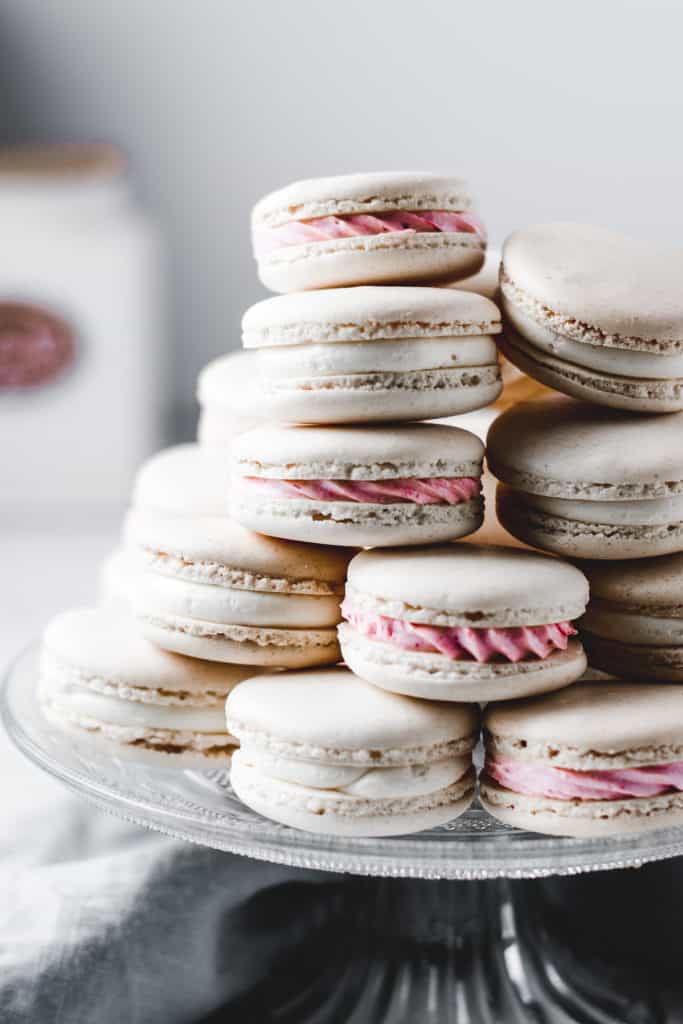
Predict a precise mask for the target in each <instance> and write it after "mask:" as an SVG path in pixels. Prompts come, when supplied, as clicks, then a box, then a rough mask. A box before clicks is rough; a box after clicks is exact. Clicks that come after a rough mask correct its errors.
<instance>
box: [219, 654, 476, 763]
mask: <svg viewBox="0 0 683 1024" xmlns="http://www.w3.org/2000/svg"><path fill="white" fill-rule="evenodd" d="M227 721H228V723H229V726H228V728H229V729H230V731H231V732H232V733H233V734H234V735H235V736H237V737H238V738H239V739H241V740H243V741H247V740H250V741H253V742H255V743H258V745H259V746H264V747H268V746H270V747H272V748H273V749H275V750H277V749H278V748H281V747H284V748H289V752H290V754H291V753H296V754H298V756H299V757H301V758H302V759H310V760H314V761H315V760H319V759H320V760H332V761H339V762H343V761H353V762H356V763H367V764H377V765H379V764H382V763H385V764H386V763H387V762H391V761H393V762H395V763H401V762H403V763H420V762H422V761H425V760H429V759H430V756H431V754H432V753H433V754H434V755H435V756H440V757H444V756H446V753H447V752H444V750H443V747H444V745H445V744H452V743H453V741H458V740H462V741H465V742H464V743H462V744H461V747H462V749H461V750H459V751H457V752H465V751H467V750H469V749H471V748H472V747H473V746H474V744H475V743H476V740H477V735H478V725H479V714H478V709H476V708H473V707H472V706H470V705H465V704H443V703H437V702H436V701H424V700H415V699H413V698H411V697H403V696H399V695H398V694H393V693H388V692H386V691H385V690H380V689H378V688H377V687H374V686H371V685H370V683H366V682H364V681H363V680H362V679H359V678H358V676H356V675H354V674H353V673H352V672H350V671H349V670H348V669H346V668H341V667H340V668H330V669H323V670H320V669H313V670H310V671H308V672H287V673H285V674H281V675H277V676H276V675H273V676H267V675H263V676H253V677H252V679H251V680H249V685H247V686H243V687H240V688H239V692H238V690H234V691H233V693H232V694H231V696H230V700H229V702H228V705H227ZM292 748H295V749H292ZM454 752H455V751H454Z"/></svg>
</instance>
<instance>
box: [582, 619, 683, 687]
mask: <svg viewBox="0 0 683 1024" xmlns="http://www.w3.org/2000/svg"><path fill="white" fill-rule="evenodd" d="M581 635H582V638H583V641H584V644H585V646H586V653H587V655H588V658H589V662H590V664H591V665H592V666H594V667H595V668H599V669H601V670H602V671H603V672H609V673H610V675H614V676H622V677H624V678H626V679H634V678H637V679H643V680H654V681H655V682H660V683H664V682H669V683H683V641H682V643H681V646H673V645H662V646H653V645H650V644H634V643H627V642H624V641H621V640H612V639H608V638H607V637H602V636H596V634H594V633H590V632H588V631H587V630H585V629H584V630H583V631H582V634H581Z"/></svg>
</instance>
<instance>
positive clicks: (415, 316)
mask: <svg viewBox="0 0 683 1024" xmlns="http://www.w3.org/2000/svg"><path fill="white" fill-rule="evenodd" d="M500 330H501V320H500V313H499V311H498V308H497V307H496V306H495V305H494V304H493V302H491V301H490V300H489V299H486V298H484V297H483V296H482V295H475V294H474V293H472V292H458V291H455V290H452V289H451V290H449V289H443V288H441V289H439V288H411V287H398V286H395V287H390V286H385V287H382V286H377V287H358V288H335V289H329V290H323V291H317V292H315V291H313V292H294V293H292V294H290V295H278V296H275V297H274V298H272V299H265V300H264V301H263V302H258V303H257V304H256V305H255V306H252V307H251V309H248V310H247V312H246V313H245V314H244V318H243V320H242V341H243V344H244V346H245V348H262V347H270V346H273V345H301V344H306V343H327V342H345V341H380V340H384V339H387V340H389V339H397V338H441V337H458V336H469V335H478V334H498V333H499V332H500ZM387 368H388V367H387Z"/></svg>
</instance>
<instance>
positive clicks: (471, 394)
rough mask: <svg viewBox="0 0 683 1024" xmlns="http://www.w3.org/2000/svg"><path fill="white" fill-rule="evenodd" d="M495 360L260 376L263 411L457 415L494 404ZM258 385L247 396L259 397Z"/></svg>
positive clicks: (332, 415)
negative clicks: (407, 368) (428, 367)
mask: <svg viewBox="0 0 683 1024" xmlns="http://www.w3.org/2000/svg"><path fill="white" fill-rule="evenodd" d="M502 387H503V385H502V381H501V379H500V370H499V368H498V365H497V363H492V364H491V365H489V366H476V367H471V368H470V367H463V368H460V369H456V370H417V371H409V372H406V373H391V372H387V373H372V374H361V373H358V374H350V375H347V376H343V375H338V376H327V377H312V378H304V377H302V378H298V379H295V380H287V379H283V378H278V379H275V378H273V379H271V380H265V381H263V380H262V381H260V382H259V384H258V400H259V402H260V404H261V407H262V408H263V410H264V412H267V414H268V416H269V417H270V418H272V419H274V420H278V421H279V422H281V423H301V424H327V423H358V422H365V423H372V422H400V421H403V420H406V421H407V420H423V419H434V418H436V417H439V416H458V415H460V414H461V413H464V412H470V411H471V410H473V409H481V408H482V407H483V406H486V405H490V404H491V402H494V401H495V400H496V398H498V396H499V395H500V393H501V391H502ZM255 392H256V388H255V389H254V390H253V391H245V393H244V396H243V398H244V401H249V400H251V401H252V402H253V401H254V400H255V398H256V394H255Z"/></svg>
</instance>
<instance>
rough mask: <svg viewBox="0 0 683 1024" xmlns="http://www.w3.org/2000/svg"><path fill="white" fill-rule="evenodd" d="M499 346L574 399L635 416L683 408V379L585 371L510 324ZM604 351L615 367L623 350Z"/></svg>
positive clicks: (530, 372) (523, 368)
mask: <svg viewBox="0 0 683 1024" xmlns="http://www.w3.org/2000/svg"><path fill="white" fill-rule="evenodd" d="M498 344H499V348H500V350H501V352H502V353H503V355H504V356H505V357H506V358H507V359H509V360H510V362H511V363H513V364H514V365H515V366H516V367H517V368H518V369H519V370H521V371H522V372H523V373H527V374H528V375H529V376H530V377H533V378H534V379H535V380H538V381H540V383H542V384H545V385H546V386H547V387H550V388H554V389H555V390H556V391H560V392H562V393H563V394H565V395H570V396H571V397H572V398H577V399H579V400H581V401H585V402H593V403H595V404H597V405H602V406H605V407H607V408H610V409H623V410H624V411H626V412H636V413H670V412H678V411H680V410H681V408H683V379H681V378H680V377H678V378H675V379H672V380H661V379H652V378H646V377H639V378H636V377H633V376H628V377H626V376H621V375H619V373H618V368H617V366H616V365H615V371H614V373H611V374H610V373H605V372H601V371H599V370H594V369H586V368H585V367H584V366H580V365H579V364H577V363H572V362H569V361H568V360H566V359H561V358H559V357H558V356H555V355H551V354H549V353H548V352H545V351H543V350H542V349H541V348H539V347H538V346H536V345H532V344H530V343H529V342H527V341H525V340H524V339H523V338H522V337H521V335H520V334H518V333H517V332H516V331H514V330H513V329H512V328H511V327H510V326H509V325H508V326H507V327H506V330H505V334H504V335H501V337H500V340H499V343H498ZM584 347H585V348H588V346H587V345H586V346H584ZM604 351H605V352H607V353H609V354H612V353H614V356H615V364H616V363H617V360H618V358H619V355H623V350H621V349H605V350H604ZM653 358H657V357H653ZM659 358H660V359H664V357H661V356H660V357H659Z"/></svg>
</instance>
